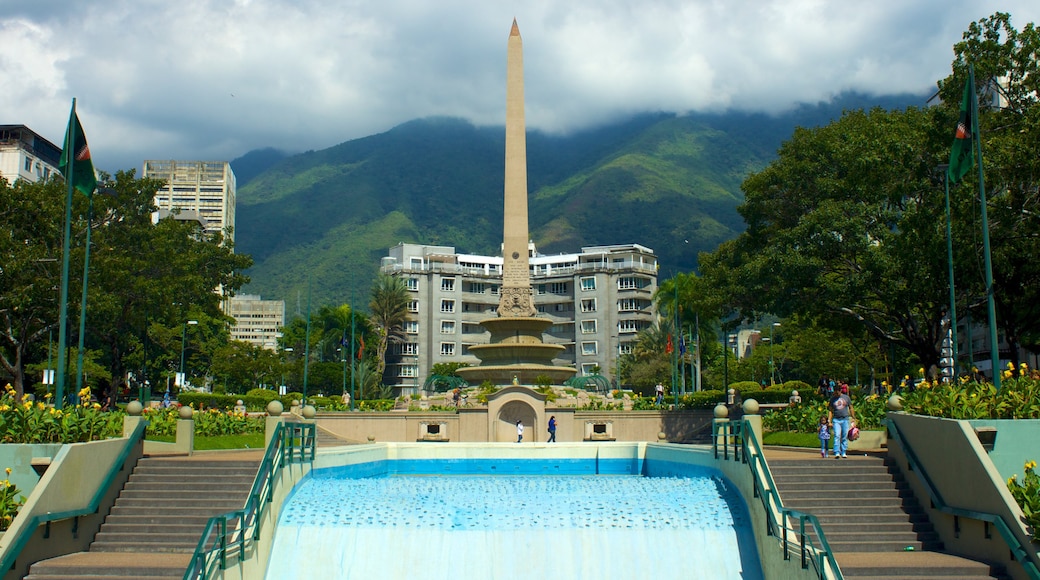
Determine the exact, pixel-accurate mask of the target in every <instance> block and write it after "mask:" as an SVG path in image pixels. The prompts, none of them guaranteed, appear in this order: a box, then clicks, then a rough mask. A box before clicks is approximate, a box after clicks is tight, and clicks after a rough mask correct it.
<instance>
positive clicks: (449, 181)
mask: <svg viewBox="0 0 1040 580" xmlns="http://www.w3.org/2000/svg"><path fill="white" fill-rule="evenodd" d="M919 100H920V97H904V98H902V100H900V99H893V100H890V101H878V100H874V101H869V102H862V103H861V101H863V97H851V98H847V99H845V100H844V101H843V100H841V99H839V100H837V101H836V102H835V103H831V104H826V105H817V106H811V107H802V108H800V109H798V110H796V111H793V112H792V113H790V114H788V115H782V116H777V117H768V116H765V115H741V114H733V115H729V114H727V115H693V116H684V117H676V116H674V115H668V114H646V115H640V116H636V117H633V118H631V119H628V120H626V121H624V122H620V123H616V124H613V125H610V126H606V127H601V128H597V129H594V130H589V131H583V132H579V133H575V134H572V135H565V136H560V135H546V134H543V133H539V132H529V133H528V138H527V154H528V189H529V192H530V216H529V223H530V228H531V237H532V239H533V240H534V241H535V243H536V244H537V246H538V249H539V250H540V251H542V252H543V253H558V252H575V251H579V250H580V248H581V246H586V245H600V244H623V243H638V244H642V245H644V246H648V247H650V248H652V249H653V250H654V251H655V252H657V254H658V256H659V257H660V259H661V270H662V274H663V275H670V274H671V273H672V272H675V271H676V270H690V269H694V268H696V265H697V253H698V252H701V251H710V250H712V249H714V248H715V247H716V246H717V245H718V244H719V243H720V242H722V241H724V240H727V239H730V238H732V237H734V236H735V235H737V234H738V233H739V232H740V231H742V230H743V221H742V220H741V219H740V216H739V215H738V214H737V212H736V207H737V206H738V205H739V204H740V202H741V199H742V196H741V193H740V183H741V181H742V180H743V179H744V177H745V176H746V175H747V174H748V173H749V172H751V171H754V170H756V169H759V168H762V167H764V166H765V165H766V164H767V163H768V162H769V161H770V160H771V158H772V156H773V154H774V152H775V151H776V148H777V147H778V146H779V145H780V143H781V141H782V140H783V139H785V138H786V137H787V136H788V135H790V134H791V132H792V131H793V130H794V127H795V126H796V125H819V124H823V123H826V122H828V121H829V120H830V119H832V118H835V117H837V116H838V115H840V112H841V110H842V106H843V103H845V102H852V103H854V104H855V105H861V104H862V105H878V104H880V105H882V106H889V107H896V106H904V105H905V104H907V103H913V102H917V101H919ZM504 133H505V131H504V129H503V128H502V127H476V126H473V125H472V124H470V123H468V122H466V121H462V120H459V119H449V118H432V119H422V120H416V121H411V122H408V123H405V124H402V125H400V126H397V127H395V128H393V129H391V130H390V131H387V132H386V133H381V134H379V135H373V136H370V137H366V138H363V139H357V140H353V141H348V142H345V143H342V144H340V145H336V146H334V147H330V148H328V149H325V150H322V151H308V152H306V153H302V154H299V155H294V156H289V157H285V158H282V159H280V160H278V158H277V157H271V162H272V165H271V166H270V167H269V168H267V169H266V171H262V172H260V173H258V174H256V175H255V177H252V179H250V180H249V181H248V183H246V184H245V185H244V186H242V187H241V188H240V189H239V192H238V209H237V218H236V221H237V231H236V243H237V249H238V251H239V252H243V253H248V254H251V255H252V256H253V258H254V261H255V265H254V267H253V268H251V269H250V271H249V272H247V273H248V274H249V275H250V277H251V278H252V282H251V283H250V284H249V286H248V287H247V288H246V289H245V291H246V292H250V293H258V294H261V295H263V296H264V297H265V298H271V299H284V300H286V302H287V305H288V309H289V310H290V311H291V312H292V311H295V307H296V304H297V301H298V298H299V302H300V303H301V304H304V303H305V302H306V298H305V297H306V296H307V293H308V287H309V288H310V295H311V301H312V304H325V303H330V302H346V301H348V300H350V297H351V295H353V296H354V299H355V301H357V302H358V303H359V304H362V305H363V304H365V303H366V302H367V299H368V289H369V288H370V286H371V281H372V279H373V278H374V276H375V274H376V273H377V271H378V267H379V260H380V258H381V257H383V256H385V255H386V252H387V249H388V248H389V247H390V246H393V245H395V244H397V243H399V242H413V243H424V244H438V245H449V246H455V247H456V249H457V250H458V251H460V252H469V253H480V254H491V255H494V254H496V253H497V252H498V251H499V246H500V243H501V238H502V190H503V184H502V175H503V172H504V161H503V158H504V151H505V143H504ZM235 163H236V162H232V166H233V167H234V166H235ZM250 171H255V168H254V166H251V169H250Z"/></svg>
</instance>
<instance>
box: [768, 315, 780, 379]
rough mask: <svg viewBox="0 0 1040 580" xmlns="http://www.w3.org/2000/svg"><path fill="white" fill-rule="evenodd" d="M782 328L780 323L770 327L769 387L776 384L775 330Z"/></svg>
mask: <svg viewBox="0 0 1040 580" xmlns="http://www.w3.org/2000/svg"><path fill="white" fill-rule="evenodd" d="M778 326H780V323H779V322H774V323H773V324H772V325H770V326H769V386H773V385H775V384H776V373H775V372H774V369H775V368H776V367H775V364H774V362H773V342H774V341H773V328H775V327H778Z"/></svg>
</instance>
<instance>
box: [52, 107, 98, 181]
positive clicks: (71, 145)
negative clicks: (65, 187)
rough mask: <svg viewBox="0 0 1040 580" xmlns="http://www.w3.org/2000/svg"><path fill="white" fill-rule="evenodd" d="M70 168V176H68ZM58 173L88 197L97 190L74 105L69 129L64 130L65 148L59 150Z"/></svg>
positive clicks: (84, 138) (92, 167)
mask: <svg viewBox="0 0 1040 580" xmlns="http://www.w3.org/2000/svg"><path fill="white" fill-rule="evenodd" d="M70 167H71V175H69V173H70V171H69V169H70ZM58 171H61V174H62V175H63V176H65V181H66V182H67V183H70V184H72V186H73V187H75V188H76V189H78V190H80V191H81V192H82V193H83V194H84V195H86V196H88V197H89V196H90V195H91V194H92V193H94V190H95V189H96V188H97V177H96V176H95V175H94V163H93V162H92V161H91V160H90V147H88V146H87V137H86V135H84V134H83V127H82V126H80V124H79V117H78V116H77V115H76V105H75V103H73V105H72V113H71V114H70V115H69V128H68V129H66V130H65V147H64V148H63V149H62V150H61V161H60V162H59V163H58Z"/></svg>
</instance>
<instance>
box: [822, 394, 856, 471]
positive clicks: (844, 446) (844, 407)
mask: <svg viewBox="0 0 1040 580" xmlns="http://www.w3.org/2000/svg"><path fill="white" fill-rule="evenodd" d="M855 418H856V414H855V412H854V411H853V410H852V399H851V398H850V397H849V388H848V387H842V388H841V390H840V391H835V392H834V395H832V396H831V400H830V401H829V402H828V403H827V422H829V423H830V424H831V426H832V428H833V432H832V435H833V439H834V458H835V459H847V458H848V455H847V453H848V450H849V427H850V423H851V421H852V419H855Z"/></svg>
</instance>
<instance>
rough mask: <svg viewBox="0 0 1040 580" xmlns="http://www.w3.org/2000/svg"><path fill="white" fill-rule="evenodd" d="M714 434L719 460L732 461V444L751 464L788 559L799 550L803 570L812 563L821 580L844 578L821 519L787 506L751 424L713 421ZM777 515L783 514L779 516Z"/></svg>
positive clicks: (769, 528) (736, 455)
mask: <svg viewBox="0 0 1040 580" xmlns="http://www.w3.org/2000/svg"><path fill="white" fill-rule="evenodd" d="M712 434H713V437H712V450H713V451H714V453H715V459H718V458H719V455H720V454H721V455H722V457H723V459H724V460H726V461H729V460H730V456H731V453H730V451H731V447H732V460H733V461H740V462H741V463H745V464H747V465H748V468H749V469H750V470H751V480H752V489H753V494H754V497H757V498H759V499H760V500H761V501H762V507H763V508H764V510H765V513H766V533H767V534H768V535H770V536H778V537H779V538H780V541H781V547H782V548H783V550H784V559H785V560H790V559H791V554H792V553H794V552H795V551H797V553H798V554H799V555H800V557H801V565H802V568H803V569H808V568H809V566H810V565H812V566H813V569H814V570H815V571H816V574H817V576H819V577H820V578H821V579H822V578H832V579H836V580H841V579H842V578H843V576H842V574H841V569H840V568H839V567H838V562H837V560H836V559H835V558H834V552H832V551H831V547H830V544H828V543H827V537H826V536H825V535H824V533H823V528H822V527H821V526H820V521H819V520H818V519H816V516H814V515H812V514H809V513H805V512H802V511H798V510H795V509H791V508H785V507H784V505H783V502H782V501H781V500H780V495H779V494H778V493H777V492H776V484H775V483H774V482H773V475H772V474H771V473H770V471H769V465H768V464H767V463H766V460H765V456H764V455H763V454H762V446H761V445H759V443H758V438H757V437H756V436H755V432H754V430H753V429H751V426H750V424H749V423H748V422H747V421H744V420H742V421H718V420H713V421H712ZM720 439H721V444H720ZM774 514H779V519H778V518H777V517H775V516H774ZM814 534H815V536H816V539H817V540H818V542H819V545H818V546H817V545H816V542H814V541H813V535H814ZM790 536H795V537H794V538H791V537H790Z"/></svg>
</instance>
